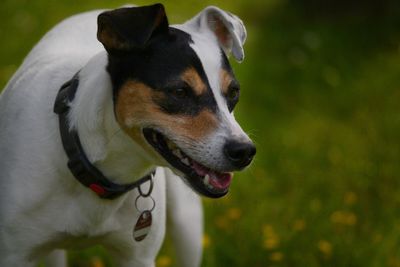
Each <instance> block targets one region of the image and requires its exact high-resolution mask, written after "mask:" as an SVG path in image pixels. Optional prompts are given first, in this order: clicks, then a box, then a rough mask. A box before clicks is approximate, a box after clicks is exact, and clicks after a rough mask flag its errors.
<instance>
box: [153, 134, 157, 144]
mask: <svg viewBox="0 0 400 267" xmlns="http://www.w3.org/2000/svg"><path fill="white" fill-rule="evenodd" d="M153 141H154V142H157V136H156V134H155V133H153Z"/></svg>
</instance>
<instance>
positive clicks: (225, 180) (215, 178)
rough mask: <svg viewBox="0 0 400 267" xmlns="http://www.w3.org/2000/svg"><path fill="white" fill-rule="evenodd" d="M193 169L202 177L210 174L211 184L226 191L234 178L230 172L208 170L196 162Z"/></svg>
mask: <svg viewBox="0 0 400 267" xmlns="http://www.w3.org/2000/svg"><path fill="white" fill-rule="evenodd" d="M192 167H193V169H194V170H195V171H196V173H197V174H198V175H200V176H202V177H204V176H205V175H207V174H208V175H209V176H210V180H209V182H210V184H211V185H212V186H213V187H215V188H217V189H222V190H224V189H226V188H228V187H229V185H230V184H231V181H232V177H233V175H232V173H229V172H224V173H218V172H215V171H213V170H210V169H208V168H207V167H205V166H203V165H201V164H199V163H197V162H195V161H193V162H192Z"/></svg>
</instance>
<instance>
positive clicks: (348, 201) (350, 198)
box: [343, 192, 357, 206]
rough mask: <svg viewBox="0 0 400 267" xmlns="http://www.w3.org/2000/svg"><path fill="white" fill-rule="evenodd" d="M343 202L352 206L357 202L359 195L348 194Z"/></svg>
mask: <svg viewBox="0 0 400 267" xmlns="http://www.w3.org/2000/svg"><path fill="white" fill-rule="evenodd" d="M343 201H344V203H345V204H347V205H349V206H351V205H353V204H355V203H356V202H357V195H356V193H354V192H347V193H346V194H344V197H343Z"/></svg>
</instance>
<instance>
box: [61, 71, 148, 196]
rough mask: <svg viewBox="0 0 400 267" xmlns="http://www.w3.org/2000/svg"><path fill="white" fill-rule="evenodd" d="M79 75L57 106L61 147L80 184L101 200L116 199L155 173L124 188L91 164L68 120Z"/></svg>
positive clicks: (67, 85) (65, 88)
mask: <svg viewBox="0 0 400 267" xmlns="http://www.w3.org/2000/svg"><path fill="white" fill-rule="evenodd" d="M78 74H79V72H78V73H77V74H75V76H74V77H73V78H72V79H71V80H69V81H68V82H66V83H65V84H64V85H63V86H61V88H60V91H59V92H58V94H57V97H56V101H55V103H54V112H55V113H56V114H58V118H59V124H60V135H61V140H62V144H63V147H64V151H65V153H66V154H67V156H68V163H67V166H68V168H69V169H70V171H71V173H72V174H73V175H74V177H75V178H76V179H77V180H78V181H79V182H80V183H81V184H83V185H84V186H86V187H88V188H90V189H91V190H92V191H93V192H95V193H96V194H97V195H98V196H99V197H101V198H104V199H115V198H117V197H119V196H121V195H123V194H124V193H126V192H128V191H130V190H132V189H134V188H136V187H139V186H140V185H141V184H143V183H145V182H147V181H148V180H150V179H151V176H152V175H153V174H154V171H153V172H151V173H150V174H148V175H146V176H144V177H143V178H141V179H139V180H138V181H136V182H134V183H131V184H123V185H121V184H116V183H114V182H112V181H110V180H109V179H107V177H105V176H104V175H103V174H102V173H101V171H100V170H99V169H97V168H96V167H95V166H94V165H93V164H92V163H90V161H89V160H88V158H87V156H86V154H85V151H84V150H83V148H82V145H81V142H80V139H79V135H78V133H77V132H76V130H74V129H71V130H70V127H69V123H68V117H67V115H68V111H69V103H70V102H71V101H72V100H73V99H74V97H75V93H76V90H77V88H78V85H79V77H78Z"/></svg>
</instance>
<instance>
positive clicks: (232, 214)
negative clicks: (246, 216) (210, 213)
mask: <svg viewBox="0 0 400 267" xmlns="http://www.w3.org/2000/svg"><path fill="white" fill-rule="evenodd" d="M227 216H228V218H229V219H231V220H238V219H240V217H241V216H242V211H241V210H240V209H239V208H230V209H229V210H228V211H227Z"/></svg>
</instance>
